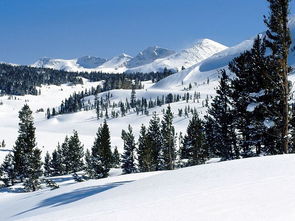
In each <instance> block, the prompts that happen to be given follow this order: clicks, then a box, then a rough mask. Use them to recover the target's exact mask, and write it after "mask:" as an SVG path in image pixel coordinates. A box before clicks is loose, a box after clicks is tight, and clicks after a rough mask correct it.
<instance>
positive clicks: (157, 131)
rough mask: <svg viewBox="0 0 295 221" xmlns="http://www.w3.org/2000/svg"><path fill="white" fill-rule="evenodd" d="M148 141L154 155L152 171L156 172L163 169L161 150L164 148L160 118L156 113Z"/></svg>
mask: <svg viewBox="0 0 295 221" xmlns="http://www.w3.org/2000/svg"><path fill="white" fill-rule="evenodd" d="M147 139H148V140H147V143H148V148H149V149H150V150H151V153H152V168H151V171H156V170H159V169H160V168H161V157H160V150H161V147H162V135H161V127H160V119H159V118H158V116H157V113H156V112H154V113H153V116H152V119H151V120H150V122H149V128H148V134H147Z"/></svg>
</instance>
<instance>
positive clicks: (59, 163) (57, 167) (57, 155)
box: [50, 144, 66, 176]
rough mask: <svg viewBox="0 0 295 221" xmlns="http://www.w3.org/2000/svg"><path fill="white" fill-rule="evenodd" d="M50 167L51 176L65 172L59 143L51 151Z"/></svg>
mask: <svg viewBox="0 0 295 221" xmlns="http://www.w3.org/2000/svg"><path fill="white" fill-rule="evenodd" d="M50 167H51V170H52V171H51V174H52V175H53V176H58V175H63V174H65V173H66V171H65V166H64V164H63V154H62V150H61V147H60V144H58V145H57V148H56V149H55V150H54V151H53V152H52V157H51V161H50Z"/></svg>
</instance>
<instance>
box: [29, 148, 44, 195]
mask: <svg viewBox="0 0 295 221" xmlns="http://www.w3.org/2000/svg"><path fill="white" fill-rule="evenodd" d="M32 152H33V153H32V154H31V155H29V162H30V163H29V165H28V177H27V178H26V180H25V181H24V187H25V190H26V191H36V190H38V189H39V188H40V184H41V182H40V180H39V177H40V176H41V175H42V174H43V171H42V161H41V150H39V149H38V148H34V149H33V151H32Z"/></svg>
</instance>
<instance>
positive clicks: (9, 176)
mask: <svg viewBox="0 0 295 221" xmlns="http://www.w3.org/2000/svg"><path fill="white" fill-rule="evenodd" d="M0 171H1V172H2V174H1V172H0V175H1V176H0V177H1V179H0V180H2V181H3V182H4V184H5V186H10V185H14V181H15V178H16V174H15V170H14V162H13V155H12V154H11V153H9V154H7V155H6V156H5V158H4V161H3V163H2V165H1V167H0Z"/></svg>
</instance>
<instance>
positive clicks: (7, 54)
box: [0, 0, 294, 64]
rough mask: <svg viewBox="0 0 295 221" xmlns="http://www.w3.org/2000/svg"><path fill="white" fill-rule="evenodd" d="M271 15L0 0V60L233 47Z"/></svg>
mask: <svg viewBox="0 0 295 221" xmlns="http://www.w3.org/2000/svg"><path fill="white" fill-rule="evenodd" d="M293 5H294V1H293V2H292V4H291V8H292V11H293ZM267 13H268V8H267V2H266V0H0V27H1V32H0V33H1V34H0V61H5V62H12V63H18V64H30V63H33V62H34V61H35V60H37V59H38V58H40V57H53V58H66V59H69V58H74V57H80V56H84V55H94V56H100V57H105V58H110V57H112V56H115V55H118V54H120V53H123V52H124V53H127V54H130V55H135V54H136V53H137V52H138V51H140V50H142V49H144V48H145V47H147V46H152V45H158V46H161V47H165V48H169V49H175V50H178V49H181V48H184V47H188V46H189V45H190V44H192V43H193V42H194V41H195V40H196V39H200V38H210V39H212V40H215V41H218V42H220V43H223V44H225V45H228V46H231V45H234V44H237V43H239V42H241V41H242V40H245V39H247V38H250V37H252V36H254V35H256V34H257V33H258V32H261V31H264V30H265V26H264V24H263V15H264V14H267Z"/></svg>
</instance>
